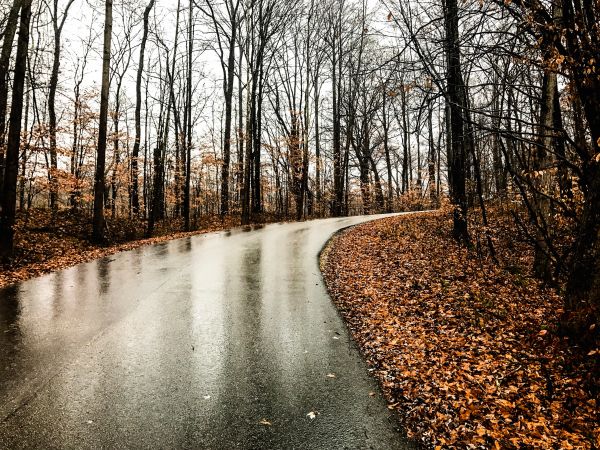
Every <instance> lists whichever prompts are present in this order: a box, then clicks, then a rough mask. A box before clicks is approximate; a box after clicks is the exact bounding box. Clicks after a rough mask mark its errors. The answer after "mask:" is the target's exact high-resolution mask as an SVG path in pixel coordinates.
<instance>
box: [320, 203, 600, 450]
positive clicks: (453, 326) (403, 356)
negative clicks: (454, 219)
mask: <svg viewBox="0 0 600 450" xmlns="http://www.w3.org/2000/svg"><path fill="white" fill-rule="evenodd" d="M450 227H451V223H450V222H449V221H448V220H447V216H445V215H443V214H437V215H418V216H412V217H399V218H389V219H384V220H381V221H377V222H372V223H368V224H365V225H361V226H359V227H356V228H354V229H352V230H350V231H349V232H347V233H345V234H343V235H341V236H339V237H337V238H336V239H335V240H334V242H333V244H332V245H331V246H330V248H329V249H328V251H327V252H325V253H324V255H325V257H324V260H323V261H322V263H323V268H324V272H325V277H326V279H327V283H328V287H329V289H330V291H331V294H332V297H333V299H334V301H335V302H336V304H337V306H338V308H339V309H340V311H341V313H342V315H343V316H344V318H345V319H346V321H347V323H348V326H349V327H350V329H351V331H352V333H353V335H354V338H355V339H356V341H357V342H358V343H359V345H360V347H361V349H362V351H363V353H364V355H365V357H366V358H367V361H368V364H369V365H370V366H371V368H372V369H373V372H374V373H375V374H376V376H377V378H378V379H379V381H380V383H381V386H382V388H383V390H384V393H385V395H386V398H387V400H388V402H389V404H390V406H391V407H392V408H395V409H397V410H398V411H399V412H400V415H401V416H402V417H403V421H404V423H405V426H406V427H407V430H408V432H409V434H410V435H411V436H412V437H414V438H416V439H417V440H419V441H420V442H421V443H423V444H424V445H425V446H426V447H430V448H436V449H437V448H461V449H462V448H498V449H499V448H502V449H504V448H514V449H522V448H526V449H551V448H552V449H554V448H556V449H574V448H577V449H594V448H599V447H600V421H599V413H598V407H599V405H598V398H597V396H598V384H597V382H598V380H597V379H594V377H598V355H593V356H592V357H589V356H586V355H585V354H579V353H578V350H577V348H573V347H571V346H570V345H569V342H567V341H565V340H562V339H560V338H559V337H557V336H556V335H555V333H554V329H553V324H555V323H557V320H558V317H559V315H560V309H561V306H562V304H561V300H560V298H559V297H558V296H556V295H555V294H554V293H553V292H552V291H550V290H546V289H543V288H541V287H540V286H539V285H538V283H537V282H535V281H534V280H533V279H531V278H530V277H528V276H526V275H524V273H526V271H523V270H521V269H519V270H516V269H515V268H516V267H522V265H523V263H527V261H528V260H529V258H530V256H531V255H530V254H529V253H528V251H527V249H526V247H524V246H523V247H519V245H518V244H515V243H514V242H510V243H508V241H506V239H512V238H513V237H514V234H513V235H511V234H507V233H506V230H503V231H499V230H496V231H497V233H496V237H495V238H496V245H497V246H498V249H499V252H500V253H501V256H502V260H503V261H504V262H505V264H504V265H500V266H498V265H494V264H492V263H489V262H486V261H485V260H480V259H478V258H475V257H473V255H472V254H469V253H468V252H467V251H466V250H465V249H463V248H460V247H459V246H457V245H456V244H455V243H454V242H453V241H452V239H450V238H449V236H450V235H451V232H450V229H451V228H450ZM503 239H505V240H503ZM515 245H516V248H514V246H515ZM503 267H504V268H503ZM506 267H510V270H506V269H505V268H506ZM594 358H595V359H594Z"/></svg>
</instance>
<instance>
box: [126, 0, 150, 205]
mask: <svg viewBox="0 0 600 450" xmlns="http://www.w3.org/2000/svg"><path fill="white" fill-rule="evenodd" d="M154 1H155V0H150V2H148V5H147V6H146V9H145V10H144V31H143V35H142V42H141V44H140V59H139V63H138V70H137V76H136V83H135V113H134V115H135V119H134V120H135V141H134V143H133V150H132V152H131V207H132V210H133V215H134V216H135V217H138V216H139V214H140V197H139V180H138V160H139V157H140V142H141V140H142V126H141V123H142V119H141V117H142V115H141V111H142V73H143V72H144V57H145V52H146V42H147V41H148V22H149V17H150V11H151V10H152V8H153V7H154Z"/></svg>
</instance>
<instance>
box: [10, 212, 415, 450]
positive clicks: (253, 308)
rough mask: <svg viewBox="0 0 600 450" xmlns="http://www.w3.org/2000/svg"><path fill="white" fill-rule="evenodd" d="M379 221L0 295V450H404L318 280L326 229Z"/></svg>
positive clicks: (111, 269)
mask: <svg viewBox="0 0 600 450" xmlns="http://www.w3.org/2000/svg"><path fill="white" fill-rule="evenodd" d="M373 218H374V217H368V218H366V217H355V218H344V219H327V220H319V221H313V222H303V223H293V224H276V225H269V226H266V227H264V228H261V229H257V230H255V231H251V232H244V231H242V230H234V231H231V232H223V233H217V234H210V235H203V236H198V237H193V238H187V239H182V240H177V241H171V242H168V243H164V244H160V245H157V246H153V247H146V248H140V249H137V250H133V251H130V252H125V253H121V254H118V255H115V256H112V257H110V258H105V259H101V260H98V261H94V262H92V263H88V264H83V265H79V266H76V267H73V268H70V269H67V270H64V271H61V272H57V273H55V274H51V275H47V276H44V277H41V278H38V279H35V280H31V281H28V282H24V283H22V284H20V285H16V286H12V287H10V288H6V289H3V290H0V352H1V357H2V359H1V361H2V362H1V364H0V398H1V399H2V401H1V404H0V418H1V423H0V447H1V448H11V449H13V448H15V449H16V448H44V449H47V448H210V449H221V448H222V449H230V448H248V449H255V448H256V449H270V448H277V449H295V448H298V449H300V448H303V449H304V448H306V449H343V448H349V449H359V448H380V449H404V448H409V447H410V446H409V444H407V442H406V441H405V440H404V439H403V438H402V437H401V433H400V432H399V431H398V429H397V428H398V427H397V423H396V421H395V420H394V418H393V417H392V416H391V414H390V413H389V411H388V409H387V408H386V405H385V402H384V400H383V399H382V398H381V396H380V393H379V390H378V388H377V386H376V384H375V382H374V381H373V379H372V378H371V377H369V375H368V373H367V369H366V366H365V363H364V362H363V360H362V359H361V357H360V355H359V353H358V351H357V349H356V346H355V345H354V344H353V342H352V341H351V339H350V337H349V335H348V333H347V330H346V328H345V326H344V324H343V322H342V320H341V319H340V317H339V315H338V314H337V311H336V310H335V308H334V306H333V305H332V303H331V301H330V299H329V297H328V295H327V292H326V290H325V287H324V283H323V280H322V278H321V274H320V272H319V268H318V261H317V255H318V253H319V251H320V249H321V248H322V247H323V245H324V244H325V242H326V241H327V239H328V238H329V237H330V236H331V235H332V234H333V233H334V232H336V231H337V230H339V229H341V228H343V227H347V226H351V225H355V224H357V223H360V222H364V221H366V220H370V219H373ZM373 393H376V395H373Z"/></svg>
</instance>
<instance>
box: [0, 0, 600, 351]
mask: <svg viewBox="0 0 600 450" xmlns="http://www.w3.org/2000/svg"><path fill="white" fill-rule="evenodd" d="M598 6H599V5H598V2H597V0H593V1H589V2H580V1H578V0H555V1H552V2H538V1H533V0H513V1H508V2H507V1H500V0H478V1H467V2H457V1H456V0H432V1H429V0H419V1H413V2H408V3H407V2H402V1H392V0H378V1H375V0H373V1H368V0H344V1H337V0H336V1H334V0H325V1H322V2H316V1H314V0H303V1H288V0H285V1H275V0H226V1H223V2H216V1H213V0H190V1H189V2H181V1H177V2H176V3H175V2H161V1H159V0H156V1H155V0H150V1H141V0H139V1H137V0H136V1H129V2H124V3H118V4H117V3H115V4H114V5H113V3H112V2H111V1H106V2H100V1H95V2H81V1H78V0H52V1H50V0H33V1H25V0H13V1H11V2H4V3H3V4H2V6H1V7H0V38H1V40H2V47H1V53H0V180H1V183H0V186H1V189H2V212H1V219H0V253H1V256H2V259H3V261H5V262H6V263H7V264H8V263H10V261H13V260H14V258H15V256H16V255H18V254H19V252H23V251H24V249H21V248H20V247H19V245H17V246H16V247H15V240H14V239H15V237H14V234H15V232H14V230H15V221H16V220H22V221H23V222H24V223H25V225H24V229H27V227H28V225H27V224H28V220H29V217H30V215H31V213H33V212H35V211H39V210H45V209H49V210H50V211H51V212H52V214H53V217H54V218H55V221H56V220H58V219H57V218H58V217H63V216H64V215H68V214H79V215H81V217H83V218H85V220H87V221H88V222H87V223H89V225H90V228H89V239H91V240H93V241H94V242H96V243H103V244H106V243H110V242H113V241H115V240H117V239H133V238H141V237H142V236H147V237H151V236H153V235H156V234H157V233H158V231H157V229H163V228H164V229H170V230H171V231H180V230H185V231H192V230H195V229H198V228H199V226H200V224H201V223H203V221H205V220H207V219H209V218H217V217H220V218H221V220H223V221H227V220H233V221H234V222H238V223H241V224H249V223H254V222H262V221H272V220H287V219H294V220H303V219H308V218H318V217H328V216H345V215H353V214H370V213H376V212H392V211H401V210H410V209H432V208H437V207H438V206H439V205H440V204H441V203H443V202H444V201H445V198H449V200H450V202H451V204H452V205H453V212H452V214H453V220H454V228H453V235H454V236H455V238H456V239H458V240H459V241H460V242H462V243H463V245H465V246H466V247H467V248H477V249H478V251H479V250H481V249H485V251H486V252H488V255H489V256H490V258H492V259H497V257H496V251H495V243H494V239H493V237H492V236H491V234H490V233H487V232H486V231H484V232H483V234H482V235H481V236H479V235H474V234H473V233H472V232H471V230H469V227H468V220H469V217H476V218H480V220H481V221H482V223H483V224H484V230H485V228H486V227H492V226H493V223H490V219H489V215H488V213H487V212H488V209H489V208H494V207H495V206H497V205H503V206H506V205H509V206H510V209H511V214H512V216H513V218H514V220H515V221H516V223H517V225H518V226H519V227H520V229H521V230H522V232H523V233H525V234H526V235H527V236H528V237H529V241H530V244H531V246H533V248H534V249H535V255H536V257H535V261H534V263H533V267H532V270H533V271H534V272H535V274H536V275H537V276H538V277H539V278H540V279H543V280H544V281H545V282H547V283H548V284H550V285H554V286H558V287H560V286H564V298H565V308H564V309H565V312H564V317H563V318H562V322H563V327H564V330H565V332H566V333H570V334H574V335H577V336H579V337H580V338H581V339H583V340H585V339H587V338H589V337H590V336H595V335H596V334H597V333H598V331H597V328H595V324H597V323H598V321H599V320H600V275H599V273H600V267H599V264H600V263H599V261H600V239H599V236H598V234H599V232H600V168H599V164H600V122H599V120H600V119H599V117H600V111H599V108H600V75H599V73H600V72H599V69H598V64H599V62H598V61H599V60H600V55H598V53H599V50H598V45H597V43H598V42H599V38H600V36H599V35H598V33H599V26H598V25H599V22H600V18H599V17H598V14H599V13H598V11H599V10H600V8H599V7H598ZM90 18H92V19H93V20H90ZM90 23H94V24H100V23H102V24H103V25H102V29H101V30H100V29H99V28H98V27H95V26H92V25H89V24H90ZM78 217H79V216H78ZM32 226H35V225H34V224H33V225H30V227H32ZM50 228H52V227H50ZM119 230H126V231H124V232H122V231H119ZM50 232H52V230H50ZM119 233H121V235H120V234H119ZM499 263H501V261H499Z"/></svg>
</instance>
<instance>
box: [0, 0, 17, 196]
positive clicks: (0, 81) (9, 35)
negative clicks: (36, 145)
mask: <svg viewBox="0 0 600 450" xmlns="http://www.w3.org/2000/svg"><path fill="white" fill-rule="evenodd" d="M20 7H21V0H13V4H12V7H11V9H10V11H9V13H8V18H7V20H6V27H5V28H4V41H3V42H2V51H1V52H0V194H2V189H3V186H4V158H5V156H4V143H5V141H6V140H5V138H6V136H5V135H6V108H7V106H8V70H9V66H10V55H11V53H12V48H13V40H14V38H15V33H16V31H17V22H18V18H19V8H20Z"/></svg>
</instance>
